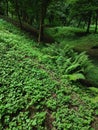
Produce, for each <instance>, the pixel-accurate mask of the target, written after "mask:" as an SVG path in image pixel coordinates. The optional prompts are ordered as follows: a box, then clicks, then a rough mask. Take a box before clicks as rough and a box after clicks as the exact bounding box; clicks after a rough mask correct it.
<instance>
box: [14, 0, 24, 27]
mask: <svg viewBox="0 0 98 130" xmlns="http://www.w3.org/2000/svg"><path fill="white" fill-rule="evenodd" d="M15 10H16V13H17V17H18V20H19V23H20V28H22V21H21V16H20V12H19V5H18V0H15Z"/></svg>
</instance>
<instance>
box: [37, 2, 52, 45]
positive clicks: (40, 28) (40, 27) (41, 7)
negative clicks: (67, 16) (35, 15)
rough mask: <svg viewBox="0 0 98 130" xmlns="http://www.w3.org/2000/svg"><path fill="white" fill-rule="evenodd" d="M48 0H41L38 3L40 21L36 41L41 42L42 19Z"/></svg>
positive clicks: (42, 34) (42, 38)
mask: <svg viewBox="0 0 98 130" xmlns="http://www.w3.org/2000/svg"><path fill="white" fill-rule="evenodd" d="M49 2H50V0H48V1H46V0H41V3H40V23H39V36H38V42H41V41H43V40H44V20H45V16H46V11H47V7H48V4H49Z"/></svg>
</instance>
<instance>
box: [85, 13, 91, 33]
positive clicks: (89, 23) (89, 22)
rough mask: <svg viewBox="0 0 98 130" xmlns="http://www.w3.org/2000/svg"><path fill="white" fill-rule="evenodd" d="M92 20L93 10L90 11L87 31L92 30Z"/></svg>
mask: <svg viewBox="0 0 98 130" xmlns="http://www.w3.org/2000/svg"><path fill="white" fill-rule="evenodd" d="M91 21H92V12H89V16H88V23H87V30H86V33H89V32H90V25H91Z"/></svg>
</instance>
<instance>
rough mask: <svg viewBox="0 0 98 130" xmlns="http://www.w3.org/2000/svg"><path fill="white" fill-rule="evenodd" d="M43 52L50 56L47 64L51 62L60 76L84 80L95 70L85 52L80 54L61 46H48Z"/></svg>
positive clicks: (68, 47) (70, 48)
mask: <svg viewBox="0 0 98 130" xmlns="http://www.w3.org/2000/svg"><path fill="white" fill-rule="evenodd" d="M43 52H44V53H47V54H48V55H49V57H48V56H47V58H46V60H45V62H46V61H47V62H49V64H51V65H52V66H53V67H54V71H55V70H56V72H57V73H58V75H66V76H67V75H69V77H71V76H72V77H74V76H75V80H76V79H79V78H80V79H81V78H82V79H84V77H85V76H87V75H88V73H89V72H90V70H91V69H92V68H93V64H92V62H91V61H90V60H89V58H88V55H86V54H85V52H82V53H80V54H79V53H78V52H75V51H74V50H73V48H72V47H70V46H68V45H66V46H65V47H63V46H61V45H59V44H56V45H52V46H48V47H47V48H45V49H43ZM67 77H68V76H67ZM76 77H77V78H76ZM70 79H71V78H70ZM72 79H73V78H72Z"/></svg>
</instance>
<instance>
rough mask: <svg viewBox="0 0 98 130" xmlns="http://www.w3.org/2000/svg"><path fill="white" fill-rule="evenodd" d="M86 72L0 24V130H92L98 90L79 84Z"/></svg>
mask: <svg viewBox="0 0 98 130" xmlns="http://www.w3.org/2000/svg"><path fill="white" fill-rule="evenodd" d="M84 58H85V59H84ZM83 59H84V61H86V62H83ZM88 64H89V66H88ZM90 66H91V63H90V61H89V60H88V57H87V56H86V55H85V54H84V53H82V54H78V53H77V52H74V51H73V50H72V49H71V48H70V47H69V46H66V47H65V48H62V47H60V46H59V45H57V44H55V45H50V46H46V47H44V46H42V45H38V44H37V43H35V42H34V41H33V40H32V39H30V38H29V37H28V36H26V35H25V34H24V33H23V32H21V31H20V30H18V29H17V28H15V27H14V26H12V25H11V24H9V23H7V22H5V21H3V20H0V130H32V129H33V130H97V129H98V100H97V99H98V97H97V94H98V90H97V88H94V87H93V88H86V87H84V86H81V84H80V83H79V82H78V80H79V79H84V78H85V76H86V74H87V72H88V69H89V67H90Z"/></svg>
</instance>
